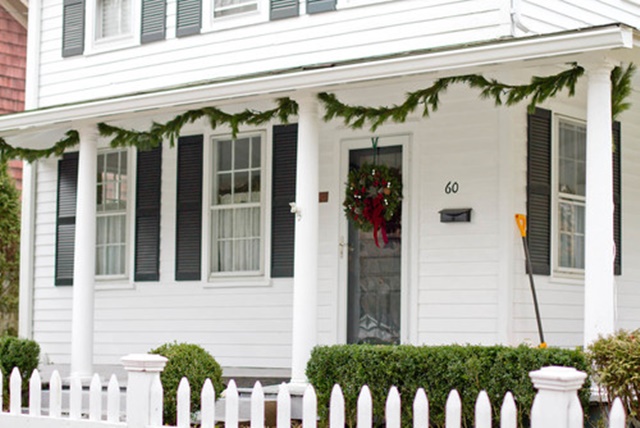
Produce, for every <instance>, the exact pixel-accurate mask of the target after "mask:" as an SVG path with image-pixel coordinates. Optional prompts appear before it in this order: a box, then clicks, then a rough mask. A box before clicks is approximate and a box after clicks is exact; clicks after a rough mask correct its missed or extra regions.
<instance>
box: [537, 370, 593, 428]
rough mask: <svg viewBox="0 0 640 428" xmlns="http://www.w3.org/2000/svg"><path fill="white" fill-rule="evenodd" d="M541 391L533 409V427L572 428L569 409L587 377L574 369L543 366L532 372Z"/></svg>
mask: <svg viewBox="0 0 640 428" xmlns="http://www.w3.org/2000/svg"><path fill="white" fill-rule="evenodd" d="M529 376H530V377H531V380H532V381H533V386H534V387H535V388H536V389H537V390H538V393H537V394H536V397H535V399H534V400H533V407H532V408H531V428H570V427H571V425H570V409H571V403H572V401H573V400H574V399H575V398H577V396H578V390H579V389H580V387H581V386H582V384H583V383H584V380H585V378H586V377H587V374H586V373H584V372H581V371H578V370H576V369H574V368H573V367H556V366H551V367H543V368H541V369H540V370H536V371H534V372H530V373H529Z"/></svg>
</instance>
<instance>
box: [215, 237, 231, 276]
mask: <svg viewBox="0 0 640 428" xmlns="http://www.w3.org/2000/svg"><path fill="white" fill-rule="evenodd" d="M232 250H233V243H232V241H222V242H219V243H218V260H217V264H218V272H231V271H233V251H232Z"/></svg>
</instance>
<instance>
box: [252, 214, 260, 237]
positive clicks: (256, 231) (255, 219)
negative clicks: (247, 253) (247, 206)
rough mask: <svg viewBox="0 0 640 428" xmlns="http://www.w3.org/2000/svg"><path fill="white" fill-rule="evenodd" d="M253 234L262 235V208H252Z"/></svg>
mask: <svg viewBox="0 0 640 428" xmlns="http://www.w3.org/2000/svg"><path fill="white" fill-rule="evenodd" d="M251 216H252V218H251V225H252V229H251V236H257V237H259V236H260V208H252V209H251Z"/></svg>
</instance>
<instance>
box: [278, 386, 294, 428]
mask: <svg viewBox="0 0 640 428" xmlns="http://www.w3.org/2000/svg"><path fill="white" fill-rule="evenodd" d="M276 417H277V421H276V426H277V428H291V394H289V387H288V386H287V384H286V383H282V384H280V387H279V388H278V411H277V416H276Z"/></svg>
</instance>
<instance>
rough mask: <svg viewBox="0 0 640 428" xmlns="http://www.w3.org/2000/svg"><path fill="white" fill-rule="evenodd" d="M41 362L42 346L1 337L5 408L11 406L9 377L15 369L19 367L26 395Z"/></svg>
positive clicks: (0, 361)
mask: <svg viewBox="0 0 640 428" xmlns="http://www.w3.org/2000/svg"><path fill="white" fill-rule="evenodd" d="M39 360H40V345H38V344H37V343H36V342H34V341H33V340H29V339H20V338H17V337H14V336H2V337H0V369H1V370H2V385H3V397H4V400H3V401H4V403H3V404H4V406H5V407H6V406H7V405H8V404H9V377H10V376H11V371H12V370H13V368H14V367H18V369H19V370H20V375H21V376H22V391H23V395H24V394H25V393H27V391H28V389H29V379H30V378H31V374H32V373H33V371H34V370H35V369H37V368H38V362H39ZM23 402H24V400H23Z"/></svg>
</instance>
